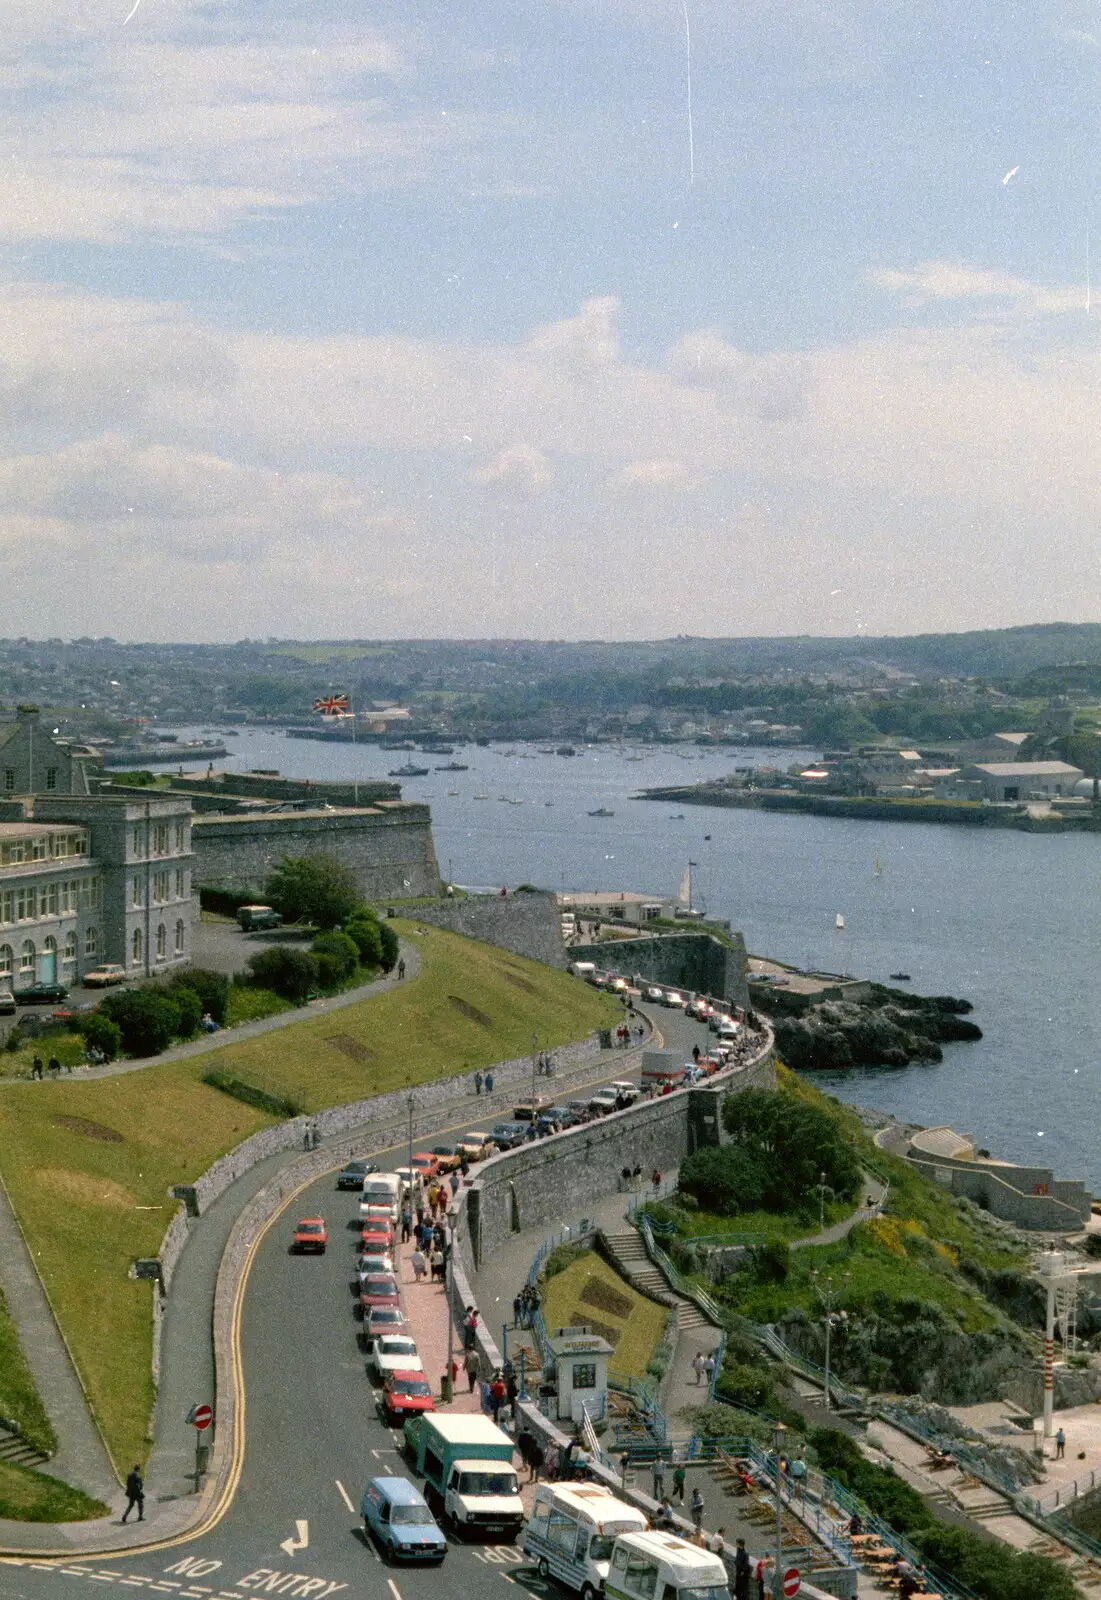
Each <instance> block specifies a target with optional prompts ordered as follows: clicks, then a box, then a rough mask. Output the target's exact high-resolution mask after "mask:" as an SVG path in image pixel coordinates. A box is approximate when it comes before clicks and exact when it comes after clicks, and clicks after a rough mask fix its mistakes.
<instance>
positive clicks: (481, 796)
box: [474, 794, 489, 800]
mask: <svg viewBox="0 0 1101 1600" xmlns="http://www.w3.org/2000/svg"><path fill="white" fill-rule="evenodd" d="M474 798H475V800H488V799H489V796H488V795H487V794H476V795H475V796H474Z"/></svg>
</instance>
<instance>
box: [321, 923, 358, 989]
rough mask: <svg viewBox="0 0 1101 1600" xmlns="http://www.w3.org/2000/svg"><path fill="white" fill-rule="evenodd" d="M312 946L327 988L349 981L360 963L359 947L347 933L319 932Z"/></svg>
mask: <svg viewBox="0 0 1101 1600" xmlns="http://www.w3.org/2000/svg"><path fill="white" fill-rule="evenodd" d="M310 948H311V950H312V951H313V954H314V955H315V956H316V958H317V961H318V971H319V973H320V976H321V983H322V987H323V988H325V989H335V988H336V987H337V986H338V985H339V984H342V983H347V981H348V979H349V978H350V977H352V976H353V974H354V973H355V970H356V968H357V967H358V965H359V947H358V945H357V944H356V942H355V940H354V939H351V938H349V937H348V935H347V934H346V933H319V934H318V936H317V938H316V939H315V940H314V942H313V944H312V945H311V947H310Z"/></svg>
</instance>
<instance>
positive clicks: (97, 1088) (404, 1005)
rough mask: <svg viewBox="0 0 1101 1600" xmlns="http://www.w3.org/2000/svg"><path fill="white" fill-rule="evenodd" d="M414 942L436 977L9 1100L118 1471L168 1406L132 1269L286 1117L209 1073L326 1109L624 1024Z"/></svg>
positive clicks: (19, 1171) (8, 1137)
mask: <svg viewBox="0 0 1101 1600" xmlns="http://www.w3.org/2000/svg"><path fill="white" fill-rule="evenodd" d="M402 931H403V933H404V935H405V936H406V937H407V938H409V939H410V940H411V941H412V942H415V943H416V944H417V945H418V947H419V949H420V951H421V959H422V971H421V974H420V976H419V977H417V978H415V979H410V980H409V981H407V982H405V983H403V984H400V985H395V986H394V988H392V989H390V990H388V991H387V992H385V993H384V994H380V995H375V996H372V997H371V998H370V999H368V1000H364V1001H361V1002H359V1003H358V1004H356V1005H351V1006H346V1007H344V1008H342V1009H341V1010H339V1011H337V1012H333V1013H331V1014H330V1013H327V1012H321V1013H320V1014H318V1013H317V1012H316V1011H314V1010H313V1009H311V1010H310V1011H309V1012H307V1013H306V1020H303V1021H302V1022H300V1023H295V1024H291V1025H289V1026H288V1027H286V1028H283V1029H277V1030H276V1031H274V1032H271V1033H267V1034H265V1035H264V1036H263V1037H261V1038H258V1039H255V1040H248V1041H243V1042H241V1043H237V1044H232V1043H231V1044H226V1045H224V1046H222V1047H221V1048H220V1049H218V1050H214V1051H211V1052H210V1053H209V1054H204V1055H202V1056H198V1057H195V1058H193V1059H191V1060H185V1061H176V1062H171V1063H166V1064H164V1065H160V1066H158V1065H155V1064H154V1065H151V1066H149V1067H146V1068H144V1069H143V1070H141V1071H135V1072H128V1073H123V1074H121V1075H119V1076H117V1077H109V1078H100V1079H97V1080H93V1081H85V1082H74V1081H73V1080H71V1079H69V1080H66V1079H61V1080H59V1081H58V1082H56V1083H53V1082H49V1081H47V1082H45V1083H26V1084H17V1085H10V1086H7V1087H5V1088H4V1090H3V1091H2V1092H0V1172H2V1175H3V1178H4V1182H5V1183H6V1185H7V1187H8V1191H9V1193H10V1195H11V1200H12V1204H13V1206H14V1208H15V1211H16V1214H17V1215H18V1217H19V1220H20V1223H21V1225H22V1227H23V1230H24V1232H25V1234H26V1236H27V1239H28V1242H29V1244H30V1247H31V1250H32V1251H33V1252H34V1256H35V1262H36V1265H37V1267H38V1269H39V1272H40V1273H41V1275H42V1279H43V1282H44V1283H45V1285H46V1289H47V1292H48V1294H49V1296H50V1300H51V1303H52V1305H53V1307H54V1310H55V1312H56V1314H57V1317H58V1320H59V1322H60V1324H61V1327H62V1329H63V1331H64V1333H65V1336H66V1338H67V1340H68V1341H69V1345H70V1347H71V1349H72V1351H73V1355H74V1358H75V1360H76V1363H77V1366H78V1368H79V1371H80V1375H81V1378H82V1379H83V1382H84V1384H85V1387H86V1389H87V1391H88V1394H89V1396H90V1399H91V1402H92V1406H93V1409H94V1411H95V1414H96V1417H97V1420H98V1421H99V1424H100V1426H101V1428H102V1429H103V1433H104V1436H105V1438H106V1440H107V1443H108V1447H109V1448H110V1450H111V1453H112V1455H113V1457H114V1459H115V1461H116V1463H124V1462H130V1461H136V1460H141V1459H144V1456H145V1454H146V1452H147V1449H148V1445H147V1440H146V1431H147V1427H148V1421H149V1416H150V1412H151V1408H152V1400H153V1394H152V1383H151V1378H150V1354H151V1308H150V1302H151V1296H152V1288H151V1285H150V1284H149V1283H148V1282H145V1281H143V1282H133V1281H131V1280H130V1279H129V1278H128V1277H127V1272H128V1270H129V1268H130V1266H131V1264H132V1262H133V1260H134V1258H135V1257H136V1256H152V1255H156V1254H157V1252H158V1250H159V1248H160V1242H161V1239H162V1238H163V1235H164V1231H165V1228H166V1227H167V1226H168V1223H169V1221H170V1219H171V1217H172V1215H173V1214H174V1211H175V1202H174V1201H173V1200H171V1199H170V1198H169V1196H168V1191H169V1189H170V1188H171V1186H172V1185H173V1184H178V1183H185V1182H189V1181H191V1180H193V1179H194V1178H196V1177H198V1175H199V1174H200V1173H202V1172H203V1171H204V1170H205V1169H206V1168H207V1167H208V1166H210V1164H211V1163H212V1162H213V1161H215V1160H216V1159H217V1158H218V1157H219V1156H220V1155H223V1154H225V1152H226V1151H227V1150H229V1149H232V1147H233V1146H234V1145H237V1144H239V1143H240V1142H241V1140H243V1139H246V1138H247V1137H248V1136H249V1135H250V1134H252V1133H254V1132H256V1130H257V1129H258V1128H262V1127H264V1126H266V1125H268V1124H269V1123H270V1122H271V1121H272V1120H273V1119H272V1118H271V1117H269V1116H267V1115H265V1114H264V1113H263V1112H261V1111H258V1110H256V1109H254V1108H253V1107H251V1106H247V1105H244V1104H242V1103H240V1102H239V1101H237V1100H234V1099H231V1098H229V1097H228V1096H227V1095H225V1094H222V1093H220V1092H219V1091H218V1090H217V1089H214V1088H211V1087H209V1086H208V1085H206V1084H204V1083H203V1082H202V1074H203V1073H204V1072H207V1071H210V1070H211V1069H218V1070H221V1071H224V1072H226V1073H228V1074H229V1075H230V1076H232V1077H235V1078H239V1079H243V1080H244V1081H246V1082H252V1083H256V1084H260V1085H262V1086H263V1087H264V1088H265V1089H267V1090H269V1091H272V1092H275V1093H278V1094H280V1095H283V1096H286V1097H287V1098H292V1099H296V1100H298V1101H299V1102H300V1103H302V1104H303V1105H304V1106H305V1107H306V1109H307V1110H311V1111H316V1110H320V1109H322V1108H323V1107H326V1106H331V1105H336V1104H343V1103H346V1102H347V1101H350V1100H357V1099H361V1098H365V1097H367V1096H369V1095H375V1094H382V1093H385V1092H386V1091H387V1090H390V1089H395V1088H406V1087H414V1086H415V1085H417V1084H418V1083H425V1082H429V1081H432V1080H434V1079H437V1078H441V1077H445V1076H449V1075H451V1074H454V1073H456V1072H462V1071H464V1070H470V1071H472V1070H473V1069H474V1068H475V1067H479V1066H481V1067H485V1066H489V1065H491V1064H492V1063H494V1062H496V1061H500V1060H504V1059H507V1058H509V1057H512V1056H519V1055H522V1054H524V1053H525V1051H530V1049H531V1035H532V1033H536V1034H537V1035H538V1037H539V1044H540V1047H541V1048H542V1047H547V1048H553V1047H554V1046H555V1045H559V1044H564V1043H566V1042H567V1041H569V1040H572V1039H577V1038H581V1037H583V1036H585V1035H586V1034H587V1033H589V1032H590V1031H591V1030H592V1029H593V1028H595V1027H597V1026H600V1025H601V1024H605V1023H606V1022H607V1021H608V1019H609V1017H615V1016H618V1015H619V1014H620V1008H619V1006H618V1004H617V1002H615V1001H613V1000H612V999H611V998H610V997H609V996H606V995H601V994H599V993H598V992H596V991H595V990H593V989H591V988H590V987H589V986H588V985H586V984H582V983H579V982H577V980H576V979H574V978H570V977H568V976H567V975H566V974H565V973H560V972H555V971H553V970H552V969H551V968H549V967H543V966H539V965H538V964H537V963H535V962H530V961H525V960H523V959H522V958H520V957H519V956H513V955H511V954H509V953H508V952H506V951H502V950H496V949H494V948H492V947H491V946H488V945H481V944H477V943H475V942H473V941H472V940H467V939H461V938H459V937H458V936H456V935H455V934H451V933H447V932H444V931H442V930H437V929H430V930H428V931H426V932H424V933H419V932H417V930H416V929H414V928H409V927H405V928H403V929H402ZM464 1007H465V1008H467V1009H463V1008H464ZM77 1262H79V1270H75V1269H74V1263H77Z"/></svg>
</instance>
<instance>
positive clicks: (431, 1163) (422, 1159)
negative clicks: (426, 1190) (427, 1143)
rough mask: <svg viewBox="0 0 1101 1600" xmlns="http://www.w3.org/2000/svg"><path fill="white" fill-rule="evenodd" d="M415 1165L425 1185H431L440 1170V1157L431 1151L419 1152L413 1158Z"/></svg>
mask: <svg viewBox="0 0 1101 1600" xmlns="http://www.w3.org/2000/svg"><path fill="white" fill-rule="evenodd" d="M413 1165H414V1167H415V1168H416V1170H417V1171H418V1172H419V1173H420V1175H421V1178H422V1179H423V1181H424V1182H425V1183H431V1182H432V1179H433V1178H434V1177H435V1176H436V1174H437V1173H438V1172H439V1170H440V1161H439V1157H438V1156H434V1155H433V1154H432V1152H431V1151H430V1150H418V1151H417V1152H416V1153H415V1154H414V1156H413Z"/></svg>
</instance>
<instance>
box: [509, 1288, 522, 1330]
mask: <svg viewBox="0 0 1101 1600" xmlns="http://www.w3.org/2000/svg"><path fill="white" fill-rule="evenodd" d="M512 1321H513V1324H514V1326H516V1327H517V1328H522V1327H523V1326H524V1297H523V1295H522V1294H517V1295H514V1296H513V1299H512Z"/></svg>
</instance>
